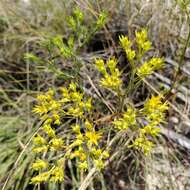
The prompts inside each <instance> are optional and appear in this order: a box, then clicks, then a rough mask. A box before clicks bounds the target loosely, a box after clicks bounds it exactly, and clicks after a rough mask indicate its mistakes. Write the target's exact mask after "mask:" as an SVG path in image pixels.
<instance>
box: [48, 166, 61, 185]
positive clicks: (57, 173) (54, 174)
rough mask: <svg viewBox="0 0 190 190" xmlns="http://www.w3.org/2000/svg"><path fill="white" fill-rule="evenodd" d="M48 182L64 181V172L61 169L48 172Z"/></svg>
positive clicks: (57, 168)
mask: <svg viewBox="0 0 190 190" xmlns="http://www.w3.org/2000/svg"><path fill="white" fill-rule="evenodd" d="M50 176H51V178H50V181H52V182H62V181H63V180H64V171H63V168H61V167H55V168H52V169H51V170H50Z"/></svg>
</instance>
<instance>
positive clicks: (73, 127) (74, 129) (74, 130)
mask: <svg viewBox="0 0 190 190" xmlns="http://www.w3.org/2000/svg"><path fill="white" fill-rule="evenodd" d="M72 131H73V132H74V133H80V125H78V124H76V125H73V126H72Z"/></svg>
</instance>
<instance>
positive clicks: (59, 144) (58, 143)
mask: <svg viewBox="0 0 190 190" xmlns="http://www.w3.org/2000/svg"><path fill="white" fill-rule="evenodd" d="M63 145H64V141H63V140H62V139H61V138H53V139H52V140H51V141H50V146H51V150H59V149H62V148H63V147H64V146H63Z"/></svg>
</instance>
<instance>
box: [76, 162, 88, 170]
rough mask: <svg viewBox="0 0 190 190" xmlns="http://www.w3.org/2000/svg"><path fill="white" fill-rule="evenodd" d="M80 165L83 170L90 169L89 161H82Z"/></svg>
mask: <svg viewBox="0 0 190 190" xmlns="http://www.w3.org/2000/svg"><path fill="white" fill-rule="evenodd" d="M78 167H79V168H80V169H81V170H87V169H88V164H87V161H84V162H80V163H79V166H78Z"/></svg>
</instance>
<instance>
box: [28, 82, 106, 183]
mask: <svg viewBox="0 0 190 190" xmlns="http://www.w3.org/2000/svg"><path fill="white" fill-rule="evenodd" d="M60 94H61V95H60V96H58V95H57V96H56V95H55V93H54V92H53V91H52V90H49V91H48V92H47V93H45V94H42V95H39V96H38V97H37V100H38V104H37V105H36V106H35V107H34V112H35V113H37V114H39V116H40V119H41V120H42V121H43V125H42V130H41V134H40V133H38V134H37V135H36V136H35V137H34V138H33V146H34V147H33V152H35V153H38V154H39V156H41V153H47V152H49V151H51V152H54V153H57V152H58V151H62V152H64V156H63V158H61V159H59V160H57V162H51V164H50V163H48V161H46V160H43V159H39V158H38V159H37V160H36V161H35V162H34V163H33V164H32V168H33V170H36V171H39V174H38V175H37V176H35V177H33V178H32V179H31V182H32V183H40V182H46V181H52V182H58V181H62V180H63V179H64V172H63V167H64V160H65V159H74V158H79V160H80V162H79V163H78V167H79V168H80V169H84V170H86V169H88V168H89V167H90V166H92V164H93V165H95V166H96V167H97V168H98V169H101V168H103V167H104V161H105V160H106V158H107V157H108V156H109V154H108V152H107V151H105V150H103V149H102V148H100V146H99V141H100V140H101V137H102V133H100V132H99V131H96V130H95V129H94V127H93V125H92V124H91V123H90V122H89V121H88V119H87V116H88V114H89V112H90V111H91V109H92V102H91V98H86V97H85V98H84V94H83V93H82V92H80V91H79V90H77V86H76V84H74V83H70V85H69V87H68V88H66V87H62V88H60ZM55 115H56V117H55ZM64 116H66V117H68V116H69V117H72V118H73V119H75V120H76V121H78V120H80V123H83V124H82V125H81V126H80V125H78V124H76V125H75V126H72V131H73V133H74V136H75V139H73V140H72V143H71V144H69V145H67V146H66V145H65V144H64V140H63V139H62V138H60V137H58V136H57V134H56V130H55V129H54V128H55V126H56V125H59V124H60V123H61V118H63V117H64ZM55 124H56V125H55ZM52 126H54V128H53V127H52ZM81 129H82V131H83V132H81Z"/></svg>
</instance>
